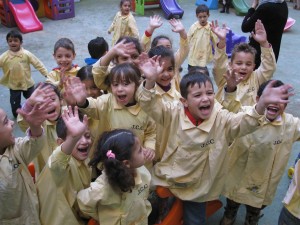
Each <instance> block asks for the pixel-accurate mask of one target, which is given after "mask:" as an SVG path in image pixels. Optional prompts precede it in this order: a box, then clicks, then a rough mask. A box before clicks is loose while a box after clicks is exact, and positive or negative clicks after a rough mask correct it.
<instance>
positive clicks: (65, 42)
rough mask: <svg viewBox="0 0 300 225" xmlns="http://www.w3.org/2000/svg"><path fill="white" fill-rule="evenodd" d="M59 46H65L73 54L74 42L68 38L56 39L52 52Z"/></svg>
mask: <svg viewBox="0 0 300 225" xmlns="http://www.w3.org/2000/svg"><path fill="white" fill-rule="evenodd" d="M59 48H65V49H68V50H71V51H72V52H73V54H75V47H74V44H73V42H72V41H71V40H70V39H69V38H60V39H58V40H57V41H56V43H55V44H54V54H55V53H56V51H57V49H59Z"/></svg>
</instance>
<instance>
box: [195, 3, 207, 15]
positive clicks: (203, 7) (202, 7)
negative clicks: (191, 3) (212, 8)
mask: <svg viewBox="0 0 300 225" xmlns="http://www.w3.org/2000/svg"><path fill="white" fill-rule="evenodd" d="M204 12H206V13H207V14H209V8H208V7H207V6H206V5H204V4H201V5H198V6H197V8H196V15H198V14H199V13H204Z"/></svg>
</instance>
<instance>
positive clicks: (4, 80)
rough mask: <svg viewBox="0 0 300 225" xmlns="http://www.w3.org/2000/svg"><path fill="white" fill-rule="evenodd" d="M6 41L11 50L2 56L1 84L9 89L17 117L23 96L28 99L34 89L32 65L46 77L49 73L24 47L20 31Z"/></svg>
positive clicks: (7, 37)
mask: <svg viewBox="0 0 300 225" xmlns="http://www.w3.org/2000/svg"><path fill="white" fill-rule="evenodd" d="M6 41H7V44H8V47H9V50H8V51H6V52H4V53H3V54H2V55H1V56H0V67H2V69H3V77H1V79H0V84H2V85H4V86H7V87H8V88H9V90H10V105H11V110H12V114H13V116H14V117H17V115H18V114H17V109H18V108H21V94H22V93H23V96H24V98H26V99H27V98H29V97H30V95H31V94H32V92H33V89H34V87H33V86H34V81H33V79H32V77H31V69H30V64H32V65H33V66H34V68H36V69H37V70H38V71H39V72H40V73H41V74H43V75H44V76H45V77H47V75H48V71H47V69H46V68H45V66H44V65H43V63H42V62H41V61H40V60H39V59H38V58H37V57H36V56H35V55H33V54H32V53H31V52H29V51H28V50H25V49H24V48H23V47H22V44H23V37H22V35H21V33H20V32H19V31H17V30H11V31H10V32H8V34H7V35H6Z"/></svg>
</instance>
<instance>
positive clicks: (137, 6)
mask: <svg viewBox="0 0 300 225" xmlns="http://www.w3.org/2000/svg"><path fill="white" fill-rule="evenodd" d="M155 5H156V6H157V7H161V8H162V10H163V12H164V14H165V17H166V18H167V19H171V18H174V17H179V18H182V16H183V13H184V11H183V9H182V8H181V7H180V6H179V5H178V3H177V1H176V0H160V1H159V0H158V1H157V0H156V1H155V0H131V9H132V11H135V12H136V13H137V14H139V15H142V16H143V15H144V14H145V6H155Z"/></svg>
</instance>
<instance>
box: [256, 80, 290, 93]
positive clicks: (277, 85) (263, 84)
mask: <svg viewBox="0 0 300 225" xmlns="http://www.w3.org/2000/svg"><path fill="white" fill-rule="evenodd" d="M271 81H272V80H268V81H266V82H264V83H262V84H261V85H260V86H259V88H258V91H257V96H258V97H260V96H261V95H262V93H263V91H264V90H265V88H266V86H267V85H268V84H269V83H270V82H271ZM282 85H284V83H283V82H282V81H281V80H276V81H275V83H274V86H273V87H280V86H282Z"/></svg>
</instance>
